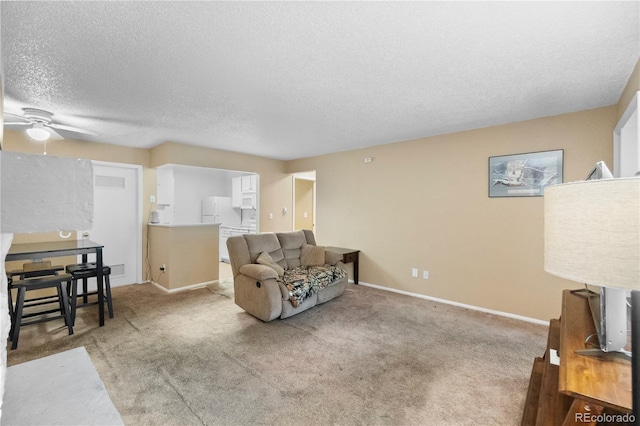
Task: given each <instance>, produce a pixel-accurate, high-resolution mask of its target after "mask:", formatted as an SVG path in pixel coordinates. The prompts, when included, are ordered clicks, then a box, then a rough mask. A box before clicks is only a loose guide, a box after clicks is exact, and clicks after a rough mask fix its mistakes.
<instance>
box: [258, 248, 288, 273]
mask: <svg viewBox="0 0 640 426" xmlns="http://www.w3.org/2000/svg"><path fill="white" fill-rule="evenodd" d="M256 262H257V263H259V264H261V265H265V266H268V267H269V268H271V269H273V270H274V271H276V274H278V276H279V277H282V275H283V274H284V268H283V267H282V266H280V265H278V264H277V263H276V262H275V260H273V258H272V257H271V255H269V253H267V252H266V251H263V252H262V253H261V254H260V256H258V258H257V259H256Z"/></svg>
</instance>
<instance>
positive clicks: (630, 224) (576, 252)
mask: <svg viewBox="0 0 640 426" xmlns="http://www.w3.org/2000/svg"><path fill="white" fill-rule="evenodd" d="M544 269H545V271H547V272H549V273H550V274H553V275H556V276H559V277H562V278H566V279H569V280H573V281H577V282H579V283H585V284H591V285H597V286H601V287H613V288H623V289H627V290H640V178H623V179H604V180H593V181H585V182H574V183H566V184H562V185H555V186H551V187H548V188H546V189H545V192H544Z"/></svg>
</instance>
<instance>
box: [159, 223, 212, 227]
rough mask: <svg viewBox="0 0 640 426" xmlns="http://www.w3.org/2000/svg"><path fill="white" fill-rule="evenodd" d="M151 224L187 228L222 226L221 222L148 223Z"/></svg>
mask: <svg viewBox="0 0 640 426" xmlns="http://www.w3.org/2000/svg"><path fill="white" fill-rule="evenodd" d="M148 225H149V226H161V227H164V228H187V227H192V226H220V224H219V223H148Z"/></svg>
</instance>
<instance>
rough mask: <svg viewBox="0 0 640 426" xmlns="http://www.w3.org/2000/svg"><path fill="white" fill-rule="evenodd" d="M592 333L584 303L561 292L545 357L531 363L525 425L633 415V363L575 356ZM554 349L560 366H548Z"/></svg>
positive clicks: (575, 423)
mask: <svg viewBox="0 0 640 426" xmlns="http://www.w3.org/2000/svg"><path fill="white" fill-rule="evenodd" d="M594 333H595V326H594V324H593V319H592V317H591V312H590V310H589V305H588V303H587V299H586V298H584V297H582V296H580V295H578V294H573V293H571V292H570V291H569V290H565V291H564V293H563V295H562V316H561V317H560V320H551V323H550V325H549V337H548V340H547V349H546V351H545V354H544V357H543V358H536V359H535V361H534V364H533V370H532V371H531V380H530V382H529V390H528V392H527V400H526V403H525V408H524V413H523V416H522V425H523V426H524V425H585V424H597V423H595V420H596V419H597V418H598V416H624V414H628V413H631V406H632V400H631V362H630V361H628V360H624V359H621V358H615V357H603V358H600V357H587V356H582V355H576V354H575V350H576V349H584V348H585V346H584V341H585V339H586V338H587V337H588V336H590V335H591V334H594ZM552 350H557V351H558V352H559V355H560V365H554V364H553V363H552V362H551V360H552ZM627 417H628V416H627ZM604 418H605V419H606V417H604ZM589 420H594V421H593V422H590V421H589ZM615 424H625V423H620V422H617V423H615Z"/></svg>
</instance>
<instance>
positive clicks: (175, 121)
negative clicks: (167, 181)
mask: <svg viewBox="0 0 640 426" xmlns="http://www.w3.org/2000/svg"><path fill="white" fill-rule="evenodd" d="M2 3H3V4H2V6H1V8H0V10H1V13H2V34H1V35H2V65H3V70H2V72H3V75H4V82H5V111H7V112H13V113H20V111H21V108H23V107H36V108H42V109H46V110H49V111H51V112H53V113H54V114H55V117H54V119H56V120H57V121H58V122H60V123H62V124H66V125H70V126H74V127H79V128H83V129H87V130H91V131H93V132H95V133H97V134H98V135H97V136H91V137H86V138H85V139H86V140H95V141H100V142H107V143H114V144H119V145H128V146H134V147H152V146H155V145H158V144H160V143H162V142H165V141H175V142H183V143H189V144H195V145H202V146H209V147H215V148H219V149H224V150H230V151H237V152H243V153H251V154H256V155H260V156H265V157H271V158H280V159H292V158H300V157H307V156H312V155H318V154H324V153H329V152H335V151H343V150H349V149H354V148H360V147H366V146H372V145H378V144H384V143H390V142H397V141H403V140H409V139H414V138H419V137H424V136H432V135H437V134H444V133H450V132H455V131H461V130H467V129H473V128H480V127H487V126H492V125H497V124H503V123H509V122H514V121H520V120H526V119H531V118H537V117H542V116H548V115H555V114H561V113H566V112H571V111H578V110H583V109H589V108H596V107H600V106H605V105H611V104H615V103H616V102H617V101H618V98H619V96H620V94H621V92H622V90H623V88H624V86H625V84H626V82H627V80H628V78H629V75H630V73H631V71H632V70H633V66H634V65H635V63H636V61H637V59H638V56H639V53H640V41H639V39H640V35H639V26H640V12H639V2H637V1H626V2H616V1H603V2H584V3H574V2H555V1H554V2H551V1H549V2H519V1H517V2H516V1H514V2H93V1H92V2H2ZM6 118H8V117H5V119H6ZM60 133H63V132H60ZM66 136H69V135H68V134H67V135H66Z"/></svg>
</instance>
